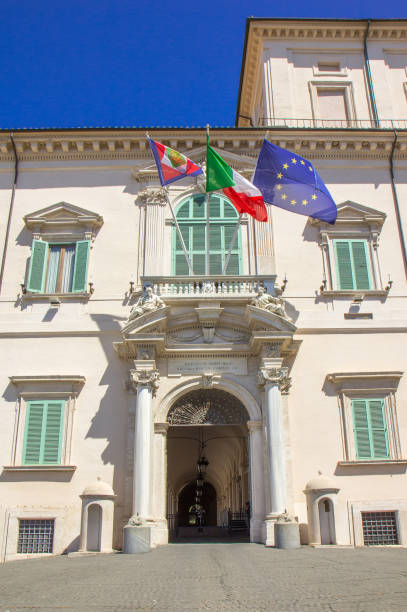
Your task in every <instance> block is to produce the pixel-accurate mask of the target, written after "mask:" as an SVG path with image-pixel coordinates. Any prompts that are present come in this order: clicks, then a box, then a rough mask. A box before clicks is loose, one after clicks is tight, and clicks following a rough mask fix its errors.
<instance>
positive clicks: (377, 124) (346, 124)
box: [255, 117, 407, 130]
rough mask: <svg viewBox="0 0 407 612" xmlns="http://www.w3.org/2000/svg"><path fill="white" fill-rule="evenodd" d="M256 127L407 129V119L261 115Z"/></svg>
mask: <svg viewBox="0 0 407 612" xmlns="http://www.w3.org/2000/svg"><path fill="white" fill-rule="evenodd" d="M255 127H286V128H304V129H311V128H312V129H316V128H323V129H355V130H371V129H379V130H406V129H407V119H378V120H377V121H376V120H374V119H313V118H308V119H293V118H292V117H260V118H259V119H258V120H257V125H256V126H255Z"/></svg>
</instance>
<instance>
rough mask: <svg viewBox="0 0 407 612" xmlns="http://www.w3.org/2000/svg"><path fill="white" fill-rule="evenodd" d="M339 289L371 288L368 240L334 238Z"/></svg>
mask: <svg viewBox="0 0 407 612" xmlns="http://www.w3.org/2000/svg"><path fill="white" fill-rule="evenodd" d="M333 242H334V249H335V263H336V272H337V282H338V289H370V288H371V282H370V271H369V258H368V245H367V241H366V240H334V241H333Z"/></svg>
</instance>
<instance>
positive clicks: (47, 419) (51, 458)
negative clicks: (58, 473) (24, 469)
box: [23, 400, 65, 465]
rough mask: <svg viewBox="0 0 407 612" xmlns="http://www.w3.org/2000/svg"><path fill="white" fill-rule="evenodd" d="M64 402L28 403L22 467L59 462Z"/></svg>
mask: <svg viewBox="0 0 407 612" xmlns="http://www.w3.org/2000/svg"><path fill="white" fill-rule="evenodd" d="M64 403H65V402H64V401H63V400H48V401H36V400H34V401H29V402H28V404H27V416H26V424H25V434H24V448H23V465H50V464H51V465H52V464H56V463H60V462H61V443H62V428H63V417H64Z"/></svg>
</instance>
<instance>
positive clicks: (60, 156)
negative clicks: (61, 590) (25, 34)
mask: <svg viewBox="0 0 407 612" xmlns="http://www.w3.org/2000/svg"><path fill="white" fill-rule="evenodd" d="M406 66H407V22H406V21H396V20H394V21H393V20H392V21H375V20H373V21H371V22H368V21H366V20H360V21H331V20H291V21H290V20H277V19H249V20H248V21H247V27H246V38H245V47H244V54H243V62H242V72H241V80H240V87H239V95H238V107H237V114H236V127H233V128H224V129H214V130H212V131H211V144H212V146H214V147H215V148H216V149H217V150H218V151H219V153H220V154H221V155H222V157H223V158H224V159H225V160H226V161H227V163H228V164H229V165H230V166H232V167H233V168H234V169H236V170H237V171H239V172H240V173H241V174H243V175H245V176H247V177H248V178H250V177H251V175H252V173H253V170H254V168H255V165H256V160H257V156H258V153H259V150H260V147H261V144H262V141H263V139H264V137H265V136H267V138H268V139H269V140H270V141H272V142H273V143H275V144H277V145H279V146H281V147H283V148H286V149H288V150H290V151H292V152H293V159H295V156H296V155H299V156H302V157H304V158H306V159H309V160H311V161H312V163H313V164H314V165H315V167H316V168H317V170H318V172H319V174H320V175H321V177H322V178H323V180H324V181H325V182H326V184H327V186H328V188H329V190H330V192H331V194H332V196H333V198H334V200H335V201H336V203H337V205H338V219H337V222H336V223H335V225H329V224H326V223H324V222H321V221H318V220H316V219H311V218H309V217H307V216H304V215H300V214H291V213H290V212H287V211H285V210H282V209H280V208H278V207H276V206H273V207H268V212H269V219H268V221H267V222H266V223H258V222H255V221H253V219H252V218H250V217H244V218H243V220H242V223H241V225H240V227H239V228H238V230H237V233H236V240H235V243H234V246H233V249H232V251H231V257H230V259H229V262H228V266H227V269H226V274H222V272H223V269H224V266H225V259H226V255H227V253H228V251H229V247H230V243H231V240H232V237H233V235H234V234H235V230H236V224H237V219H238V214H237V212H236V210H235V209H234V208H233V206H232V205H231V204H230V202H229V201H228V200H227V199H226V198H225V197H224V196H223V195H222V194H221V193H220V192H214V193H213V194H212V195H211V196H210V198H209V200H208V201H206V199H205V194H204V193H203V186H202V181H201V179H200V178H199V177H197V178H191V179H188V180H184V181H179V182H176V183H173V184H172V185H171V186H170V188H169V197H170V198H171V201H172V202H173V206H174V210H175V215H176V218H177V221H178V223H179V226H180V229H181V232H182V236H183V239H184V242H185V245H186V248H187V250H188V254H189V257H190V260H191V263H192V268H193V274H191V273H190V272H189V269H188V265H187V262H186V259H185V256H184V253H183V250H182V245H181V243H180V240H179V238H178V235H177V232H176V228H175V226H174V220H173V217H172V215H171V211H170V208H169V205H168V201H167V199H166V195H165V193H164V192H163V191H162V190H161V188H160V184H159V180H158V175H157V171H156V167H155V164H154V161H153V158H152V156H151V153H150V151H149V147H148V144H147V141H146V138H145V135H144V132H145V130H144V129H137V128H134V129H67V130H16V131H14V132H12V133H11V132H10V131H2V132H1V133H0V185H1V189H0V199H1V207H2V211H3V214H2V221H1V225H0V245H1V249H2V251H1V252H2V255H1V256H2V260H1V280H0V282H1V287H0V347H1V348H0V350H1V355H2V368H1V372H0V377H1V378H0V388H1V398H0V406H1V415H2V427H1V431H0V464H1V465H2V471H1V473H0V491H1V495H0V546H1V555H2V560H10V559H16V558H22V557H25V556H27V557H33V556H36V555H44V554H45V555H46V554H62V553H64V552H75V551H82V552H86V551H92V552H94V551H103V552H108V551H112V550H114V549H117V550H121V549H122V548H123V546H124V549H125V551H126V552H137V551H141V550H150V549H151V548H154V547H155V546H158V545H165V544H167V543H168V541H169V538H170V539H172V538H178V539H182V538H183V537H206V536H210V537H223V536H225V535H227V537H229V538H230V539H233V538H234V537H236V535H235V534H238V535H237V537H240V538H241V537H242V536H244V537H246V536H247V537H249V538H250V541H252V542H260V543H264V544H265V545H267V546H274V545H277V546H278V545H281V542H279V539H278V537H277V539H276V534H277V535H278V533H280V532H279V531H278V530H279V526H280V525H281V524H283V525H288V526H289V527H290V533H291V534H292V536H290V537H292V538H294V539H291V540H290V541H291V543H292V542H293V541H294V540H295V538H296V537H297V536H298V537H299V541H301V543H302V544H308V545H315V546H317V545H319V546H323V545H335V544H336V545H344V546H364V545H401V546H405V545H406V544H407V488H406V483H407V481H406V467H407V381H406V375H405V370H406V367H407V358H406V348H405V347H406V340H407V307H406V301H407V300H406V298H407V287H406V274H407V253H406V242H405V233H406V215H407V211H406V199H407V131H406V128H407V97H406V96H407V72H406V71H407V68H406ZM150 135H151V137H152V138H154V139H155V140H158V141H160V142H163V143H165V144H167V145H169V146H170V147H172V148H174V149H176V150H179V151H181V152H182V153H184V154H185V155H187V156H188V157H190V158H191V159H192V160H194V161H195V162H197V163H201V164H202V163H203V162H204V160H205V152H206V151H205V143H206V134H205V130H204V129H186V128H179V129H178V128H173V129H151V130H150ZM293 163H294V162H293ZM295 206H298V207H300V206H303V204H302V203H301V204H300V203H295V204H293V210H294V207H295ZM304 206H305V205H304ZM207 207H208V209H207ZM208 246H209V250H208V248H207V247H208Z"/></svg>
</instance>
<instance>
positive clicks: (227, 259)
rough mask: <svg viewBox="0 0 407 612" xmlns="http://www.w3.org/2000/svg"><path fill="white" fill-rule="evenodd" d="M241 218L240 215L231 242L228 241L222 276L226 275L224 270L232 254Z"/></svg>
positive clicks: (241, 214) (241, 215)
mask: <svg viewBox="0 0 407 612" xmlns="http://www.w3.org/2000/svg"><path fill="white" fill-rule="evenodd" d="M242 217H243V213H240V215H239V220H238V222H237V223H236V227H235V231H234V232H233V236H232V240H231V241H230V247H229V251H228V254H227V255H226V259H225V265H224V266H223V271H222V274H223V275H224V274H226V270H227V269H228V264H229V259H230V256H231V254H232V250H233V247H234V245H235V241H236V236H237V232H238V230H239V227H240V222H241V220H242Z"/></svg>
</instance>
